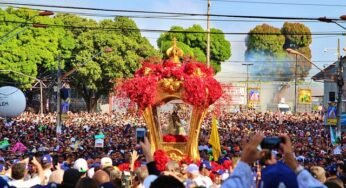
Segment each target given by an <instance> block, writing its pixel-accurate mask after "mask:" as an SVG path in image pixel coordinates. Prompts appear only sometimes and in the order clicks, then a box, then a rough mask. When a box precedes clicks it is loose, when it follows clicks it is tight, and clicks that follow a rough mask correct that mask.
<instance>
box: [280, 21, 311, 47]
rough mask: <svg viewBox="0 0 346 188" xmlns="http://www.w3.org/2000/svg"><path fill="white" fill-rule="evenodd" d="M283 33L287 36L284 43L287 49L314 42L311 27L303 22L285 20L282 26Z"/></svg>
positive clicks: (305, 45)
mask: <svg viewBox="0 0 346 188" xmlns="http://www.w3.org/2000/svg"><path fill="white" fill-rule="evenodd" d="M281 33H282V34H283V35H285V38H286V41H285V45H284V48H285V49H286V48H294V49H296V48H301V47H308V46H309V45H310V44H311V42H312V38H311V31H310V29H309V28H308V27H306V26H305V25H304V24H301V23H288V22H285V23H284V25H283V27H282V28H281ZM300 34H304V35H300Z"/></svg>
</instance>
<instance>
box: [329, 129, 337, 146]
mask: <svg viewBox="0 0 346 188" xmlns="http://www.w3.org/2000/svg"><path fill="white" fill-rule="evenodd" d="M329 131H330V142H331V143H332V144H333V145H334V144H335V143H336V133H335V128H334V127H332V126H329Z"/></svg>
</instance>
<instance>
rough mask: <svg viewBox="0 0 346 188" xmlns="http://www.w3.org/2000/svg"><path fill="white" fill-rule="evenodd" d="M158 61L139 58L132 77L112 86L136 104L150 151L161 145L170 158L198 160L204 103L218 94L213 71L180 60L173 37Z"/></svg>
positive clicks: (119, 94)
mask: <svg viewBox="0 0 346 188" xmlns="http://www.w3.org/2000/svg"><path fill="white" fill-rule="evenodd" d="M166 54H167V56H168V58H167V59H164V60H162V61H161V62H158V63H149V62H143V65H142V67H141V68H140V69H138V70H137V71H136V72H135V74H134V77H133V78H131V79H128V80H125V81H123V82H122V84H120V86H118V87H117V88H116V92H117V93H118V96H121V97H126V98H129V99H130V101H131V103H133V104H136V106H137V108H138V109H139V110H140V112H141V113H142V115H143V117H144V120H145V122H146V124H147V129H148V133H149V139H150V142H151V150H152V152H154V151H156V150H158V149H162V150H164V151H165V152H166V153H167V155H168V156H169V157H170V158H171V159H173V160H177V161H180V160H182V159H184V158H186V157H188V158H190V159H192V160H199V151H198V139H199V134H200V128H201V124H202V121H203V119H204V117H205V115H206V113H207V110H208V107H209V106H210V105H211V104H213V103H214V102H215V101H216V100H217V99H218V98H219V97H220V96H221V95H222V88H221V85H220V84H219V83H218V82H217V81H216V80H215V79H214V78H213V76H214V71H213V69H212V68H208V67H207V66H206V65H205V64H203V63H199V62H195V61H193V60H191V59H189V60H182V59H183V58H182V57H183V54H184V53H183V51H182V50H181V49H180V48H178V47H177V44H176V40H174V41H173V45H172V47H171V48H169V49H168V50H167V52H166Z"/></svg>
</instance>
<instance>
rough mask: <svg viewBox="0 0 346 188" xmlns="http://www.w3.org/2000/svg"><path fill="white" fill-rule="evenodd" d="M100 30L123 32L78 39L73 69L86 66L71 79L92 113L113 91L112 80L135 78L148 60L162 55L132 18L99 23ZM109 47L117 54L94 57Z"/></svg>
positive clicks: (84, 35)
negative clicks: (142, 33)
mask: <svg viewBox="0 0 346 188" xmlns="http://www.w3.org/2000/svg"><path fill="white" fill-rule="evenodd" d="M97 27H101V28H119V30H106V29H98V30H86V31H82V32H81V33H79V36H78V37H77V38H76V40H77V45H76V49H75V50H74V53H75V55H76V57H75V60H73V61H71V65H72V67H76V66H78V65H81V64H83V65H84V66H82V67H80V68H78V69H77V72H76V74H73V75H71V76H70V77H71V84H72V86H74V87H76V88H77V89H78V90H79V91H80V93H81V94H82V96H83V98H84V100H85V102H86V104H87V110H88V111H89V112H93V111H95V109H96V104H97V100H98V99H99V98H100V96H101V95H103V94H108V93H109V92H110V91H111V90H112V88H113V86H114V84H113V82H112V80H114V79H116V78H126V77H129V76H131V75H132V74H133V73H134V72H135V70H137V69H138V68H139V66H140V62H141V61H142V60H143V59H144V58H147V57H151V56H155V55H158V53H157V52H156V51H155V50H154V48H153V47H152V46H151V45H150V43H149V41H148V40H147V39H146V38H144V37H142V36H141V34H140V32H139V31H138V30H137V29H138V28H137V26H136V24H135V22H134V21H133V20H131V19H129V18H125V17H116V18H115V19H114V20H103V21H101V22H99V23H97ZM120 28H122V29H120ZM123 28H132V29H123ZM71 32H72V31H71ZM106 47H111V48H112V49H113V51H112V52H111V53H101V54H100V55H99V56H96V57H95V58H92V57H93V56H94V55H95V54H98V53H100V52H101V51H102V50H104V49H105V48H106Z"/></svg>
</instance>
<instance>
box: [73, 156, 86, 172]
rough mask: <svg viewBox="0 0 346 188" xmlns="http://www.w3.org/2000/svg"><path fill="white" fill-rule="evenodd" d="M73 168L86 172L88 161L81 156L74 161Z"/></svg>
mask: <svg viewBox="0 0 346 188" xmlns="http://www.w3.org/2000/svg"><path fill="white" fill-rule="evenodd" d="M73 168H74V169H76V170H78V171H79V172H86V171H87V170H88V163H87V161H86V160H85V159H82V158H79V159H77V160H76V161H75V162H74V165H73Z"/></svg>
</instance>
